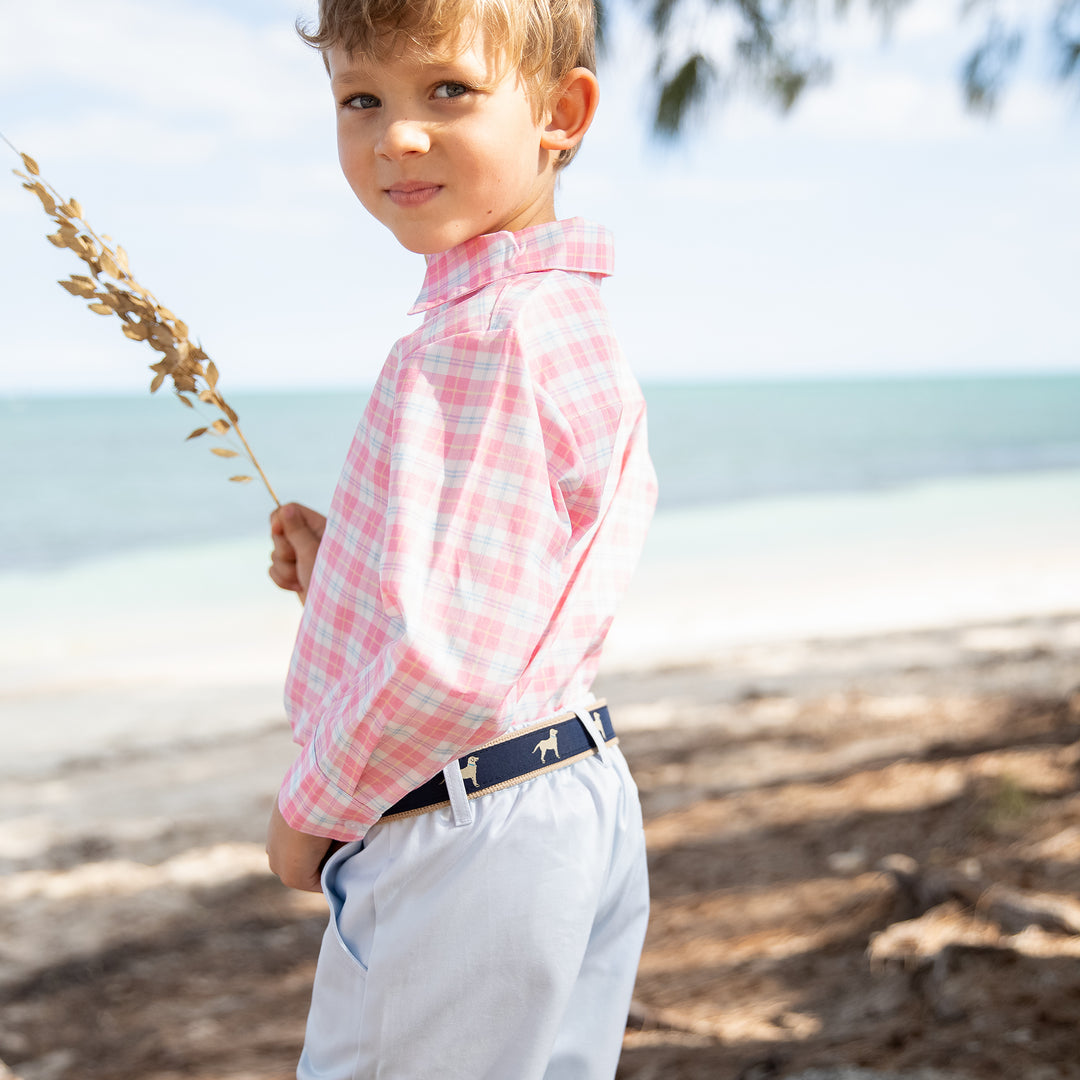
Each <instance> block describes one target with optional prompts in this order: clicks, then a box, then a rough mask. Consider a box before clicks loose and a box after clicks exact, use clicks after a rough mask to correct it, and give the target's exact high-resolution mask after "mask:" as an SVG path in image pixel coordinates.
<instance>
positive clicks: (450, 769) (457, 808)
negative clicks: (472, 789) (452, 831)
mask: <svg viewBox="0 0 1080 1080" xmlns="http://www.w3.org/2000/svg"><path fill="white" fill-rule="evenodd" d="M443 777H444V778H445V780H446V790H447V791H448V792H449V794H450V809H451V811H452V812H453V814H454V827H455V828H457V827H460V826H462V825H471V824H472V823H473V805H472V803H471V802H469V799H468V796H467V795H466V794H465V781H464V780H462V778H461V766H460V765H459V764H458V760H457V758H454V760H453V761H451V762H450V764H449V765H447V766H446V768H445V769H443Z"/></svg>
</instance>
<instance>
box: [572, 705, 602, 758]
mask: <svg viewBox="0 0 1080 1080" xmlns="http://www.w3.org/2000/svg"><path fill="white" fill-rule="evenodd" d="M574 715H575V716H576V717H577V718H578V719H579V720H580V721H581V722H582V724H583V725H584V727H585V730H586V731H587V732H588V734H589V738H590V739H592V741H593V744H594V745H595V746H596V753H597V754H598V755H599V757H600V760H601V761H602V762H603V763H604V764H605V765H606V764H607V763H608V760H607V755H606V754H605V750H606V749H607V743H606V742H605V741H604V729H603V728H602V727H601V726H600V721H599V720H596V719H594V718H593V714H592V713H591V712H589V710H588V709H575V710H574Z"/></svg>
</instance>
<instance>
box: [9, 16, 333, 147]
mask: <svg viewBox="0 0 1080 1080" xmlns="http://www.w3.org/2000/svg"><path fill="white" fill-rule="evenodd" d="M5 19H6V20H7V22H8V25H7V26H6V28H5V34H4V35H3V37H2V38H0V86H4V87H7V88H9V89H11V90H12V91H18V92H19V93H20V94H21V95H22V97H23V101H24V102H25V106H26V107H25V110H24V114H23V115H24V118H32V117H34V116H35V114H38V113H39V112H40V111H41V109H46V110H47V111H48V112H50V113H52V114H54V115H56V114H62V115H63V117H64V119H65V120H68V121H69V122H70V123H71V124H72V125H73V126H74V125H76V124H78V123H81V122H83V120H84V119H85V110H86V108H87V105H88V104H89V103H90V102H95V101H96V102H98V104H97V109H96V113H97V116H98V117H99V119H100V117H101V116H102V113H103V110H102V107H101V102H102V100H103V101H107V102H108V108H107V109H106V110H105V111H104V115H105V116H106V117H107V118H108V120H109V121H110V122H111V123H114V124H115V125H116V127H117V129H118V130H120V131H121V132H122V133H123V135H124V136H126V138H127V139H128V140H129V141H133V142H135V143H139V142H141V143H143V144H145V145H146V146H147V148H148V149H149V150H150V152H151V153H152V154H156V155H157V156H165V157H168V154H167V153H166V154H164V155H163V154H162V151H161V150H160V149H158V150H155V147H156V146H160V144H161V143H163V142H165V141H168V140H169V139H170V138H171V137H173V135H174V134H175V131H176V128H177V127H178V126H180V125H184V124H192V123H199V124H202V125H206V126H208V127H209V128H210V130H215V129H221V128H225V129H227V131H228V132H229V133H230V134H231V135H234V136H236V135H239V136H241V137H247V138H258V139H267V138H272V139H277V138H281V137H282V136H283V135H287V134H289V133H291V132H295V131H297V130H299V129H301V128H302V127H303V126H304V125H305V124H307V123H308V122H310V121H311V119H312V118H313V116H315V115H316V114H317V113H318V112H319V111H320V110H321V109H325V108H327V106H326V104H325V101H324V100H323V97H324V95H325V89H324V84H325V76H324V75H323V74H322V69H321V66H320V64H319V62H318V59H317V58H316V56H315V55H314V54H312V53H311V51H310V50H308V49H307V48H306V47H305V46H303V45H302V44H301V43H300V42H299V40H298V39H297V38H296V36H295V35H294V34H293V32H292V29H291V27H290V26H289V25H288V24H287V23H285V24H284V25H281V24H278V25H273V26H270V27H258V26H251V25H248V24H246V23H245V22H243V21H242V20H240V19H239V18H237V17H236V16H235V15H231V14H229V12H228V11H227V10H220V9H214V10H210V9H201V8H197V7H193V6H192V5H191V4H185V3H182V2H178V0H173V2H164V3H162V2H155V3H154V4H153V5H150V4H147V3H145V2H142V0H100V2H98V3H95V4H93V5H89V4H86V3H85V2H84V0H35V2H34V3H33V4H23V5H20V6H19V7H18V8H16V9H15V11H13V12H11V13H5ZM27 43H32V45H31V46H30V47H28V45H27ZM38 102H44V104H43V105H39V104H38ZM103 136H104V137H105V138H106V139H107V140H108V142H109V143H110V144H113V145H115V144H118V143H120V142H121V141H122V139H120V138H115V137H110V136H109V135H108V133H107V132H103Z"/></svg>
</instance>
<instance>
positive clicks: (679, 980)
mask: <svg viewBox="0 0 1080 1080" xmlns="http://www.w3.org/2000/svg"><path fill="white" fill-rule="evenodd" d="M976 488H977V486H976V485H970V487H969V489H968V495H967V497H968V502H967V503H966V504H965V505H964V506H962V507H961V509H962V510H963V515H962V520H963V522H964V524H963V525H962V526H960V525H958V526H957V528H956V530H954V533H953V534H952V540H951V541H948V542H945V541H943V540H942V537H941V536H937V537H934V538H933V543H931V540H930V539H926V540H924V541H923V542H922V543H921V544H920V540H919V538H918V537H917V536H914V535H911V534H910V531H909V532H908V533H906V534H905V533H904V532H903V530H901V529H899V527H898V528H897V529H896V530H892V532H891V533H890V529H889V528H888V522H887V521H884V523H883V521H878V523H877V525H876V526H875V528H876V530H877V531H876V534H875V535H876V536H877V537H878V538H879V539H878V542H876V543H875V544H874V545H873V547H872V549H870V548H865V547H863V546H862V545H861V541H860V535H859V532H858V526H859V522H862V526H863V527H864V528H866V527H867V526H866V514H868V513H870V514H873V513H878V514H881V515H888V514H894V515H897V521H898V522H900V521H903V520H910V518H908V517H906V516H905V515H904V513H902V511H903V508H904V505H903V501H904V500H905V499H906V500H913V499H923V500H931V501H933V500H934V499H939V500H943V499H944V498H945V496H944V494H943V493H942V492H941V491H938V492H936V493H935V490H934V489H933V488H932V487H928V488H926V489H923V490H920V491H913V492H911V493H897V494H896V495H894V496H892V497H891V499H882V500H880V503H879V505H878V507H877V509H876V510H875V509H874V508H873V506H869V507H868V504H867V500H865V499H863V500H861V502H860V505H859V507H858V508H856V506H855V502H854V501H853V502H852V504H851V506H850V507H847V508H845V505H844V503H843V500H842V499H839V498H838V500H837V502H836V505H835V506H834V507H833V511H832V513H831V515H830V516H829V517H828V520H827V521H825V520H824V519H822V520H821V521H820V523H819V524H815V521H814V519H813V518H812V516H809V515H807V514H806V513H805V512H802V513H800V512H799V507H798V506H796V505H793V502H792V501H789V503H787V504H780V503H778V504H777V505H774V506H772V507H768V506H765V507H761V508H759V509H758V510H757V511H756V513H746V512H744V511H740V510H738V509H737V508H736V509H733V510H731V511H728V512H727V514H726V517H724V518H723V519H722V520H721V519H719V518H717V517H715V516H710V515H708V514H703V513H702V514H700V515H699V520H696V521H695V522H690V523H688V522H687V521H685V520H683V521H681V522H670V521H669V522H665V521H664V520H661V521H658V529H657V531H656V533H655V534H654V539H653V541H652V544H653V553H652V555H651V556H649V557H647V559H646V561H645V564H644V565H643V567H642V572H641V574H640V575H639V578H638V581H637V582H635V586H634V591H633V593H632V594H631V596H630V597H629V598H628V600H627V603H626V605H625V607H624V610H623V612H622V613H621V614H620V620H619V623H618V624H617V626H616V629H615V630H614V631H613V634H612V638H611V643H610V649H609V652H608V654H607V658H606V660H605V666H604V668H603V672H602V675H601V678H600V680H599V683H598V685H597V687H596V689H597V691H598V692H599V693H602V694H604V695H606V696H607V698H608V699H609V701H610V702H611V704H612V707H613V715H614V716H615V717H616V718H617V725H618V727H619V730H620V733H621V737H622V742H623V746H624V749H625V751H626V753H627V756H628V758H629V759H630V761H631V765H632V767H633V768H634V771H635V774H636V776H637V778H638V782H639V786H640V788H641V792H642V798H643V804H644V807H645V811H646V818H647V835H648V841H649V848H650V857H651V872H652V882H653V896H654V904H653V916H652V925H651V930H650V934H649V938H648V941H647V944H646V950H645V954H644V957H643V960H642V966H641V971H640V976H639V982H638V988H637V992H636V999H635V1006H634V1011H633V1014H632V1017H631V1025H630V1027H629V1028H628V1031H627V1036H626V1044H625V1052H624V1056H623V1063H622V1065H621V1068H620V1077H621V1078H623V1080H647V1078H662V1080H672V1078H682V1077H686V1078H695V1080H698V1078H700V1080H706V1078H710V1080H711V1078H729V1077H730V1078H733V1080H735V1078H738V1080H765V1078H769V1077H777V1078H795V1077H801V1078H804V1080H830V1078H831V1080H864V1078H865V1080H871V1078H873V1080H884V1078H892V1077H901V1076H902V1077H904V1078H905V1080H983V1078H997V1077H1001V1078H1002V1080H1004V1078H1009V1080H1015V1078H1023V1080H1051V1078H1069V1077H1080V1064H1077V1063H1078V1062H1080V1035H1078V1032H1080V964H1077V959H1078V958H1080V902H1078V900H1077V897H1078V895H1080V557H1078V556H1077V554H1076V552H1077V550H1078V549H1077V548H1076V547H1070V546H1069V545H1067V544H1065V543H1064V542H1063V536H1066V537H1067V535H1068V534H1067V532H1066V530H1064V529H1062V528H1060V527H1059V528H1057V529H1056V531H1054V530H1050V531H1048V530H1047V529H1046V528H1045V524H1046V523H1045V522H1044V521H1042V520H1041V519H1039V517H1038V515H1032V517H1031V518H1029V519H1028V520H1027V521H1020V520H1018V521H1017V522H1015V523H1014V525H1013V528H1012V532H1011V534H1010V535H1002V531H1001V530H1000V529H999V530H998V531H997V532H996V533H995V542H994V544H993V545H992V547H991V546H990V545H986V546H985V547H980V545H979V544H977V543H973V542H972V540H973V538H974V537H977V536H978V535H979V530H980V528H981V525H980V519H979V517H978V491H977V490H976ZM956 498H957V496H956V492H955V491H953V492H952V494H951V503H952V505H953V506H954V507H955V506H956ZM856 509H858V511H859V512H858V513H856ZM803 511H805V507H804V508H803ZM687 513H690V514H693V513H695V512H693V511H687ZM845 513H848V514H849V518H848V519H846V520H847V524H848V525H849V526H850V528H849V529H848V531H847V532H845V531H844V530H843V529H842V528H839V526H840V525H843V524H844V522H845V519H844V518H843V515H844V514H845ZM743 514H745V516H740V515H743ZM785 515H788V516H789V518H790V522H791V527H798V528H799V529H800V530H801V533H800V536H801V537H802V539H803V542H802V543H801V544H800V545H799V546H798V551H799V555H798V558H797V559H793V558H792V555H791V551H792V548H791V545H788V546H787V547H785V548H784V549H782V550H781V549H780V548H777V549H776V551H775V552H770V550H769V549H768V548H767V547H766V546H763V545H762V543H761V537H763V536H767V535H773V534H774V532H775V530H777V529H780V528H784V527H785V521H786V520H788V519H786V518H785ZM958 520H960V518H959V517H958ZM1058 524H1059V526H1060V521H1059V523H1058ZM676 526H678V527H677V528H676ZM1070 527H1071V526H1070ZM710 529H714V530H719V532H717V533H716V535H721V534H722V535H723V536H724V537H726V538H727V539H726V541H725V542H726V543H727V544H728V545H729V558H727V559H726V560H718V559H717V558H716V556H715V548H714V547H713V546H712V545H713V544H714V542H715V536H714V534H713V533H711V532H710ZM688 535H696V536H698V537H699V539H700V550H696V551H695V550H690V549H688V548H686V547H685V546H684V547H683V548H682V549H680V554H681V555H682V557H680V558H677V559H672V558H669V557H665V548H664V546H665V544H666V543H668V542H669V540H670V542H672V543H674V542H675V540H676V537H682V538H685V537H686V536H688ZM885 535H893V536H894V540H893V542H892V543H893V546H892V547H890V546H889V544H888V543H884V542H882V541H881V540H880V537H882V536H885ZM829 536H831V537H832V538H833V540H832V542H827V541H828V537H829ZM740 537H741V539H739V538H740ZM732 538H735V539H734V540H733V539H732ZM965 538H966V539H967V541H968V543H967V547H966V548H965V547H964V544H963V541H964V540H965ZM738 544H741V545H742V548H741V549H737V545H738ZM732 545H735V546H734V547H733V546H732ZM265 546H266V545H265V542H264V541H262V540H259V541H255V540H252V541H237V542H230V543H227V544H221V545H215V546H212V547H208V548H206V549H204V550H202V552H201V554H200V553H195V554H193V553H192V552H190V551H189V552H187V553H186V554H185V555H184V557H183V560H182V561H178V562H177V563H176V564H175V565H173V564H171V563H170V561H169V560H170V558H171V556H169V555H168V554H167V553H166V554H158V555H156V556H154V557H150V556H147V557H146V559H145V560H144V563H143V565H142V567H141V568H140V566H139V565H138V560H135V561H134V564H133V561H132V560H131V559H126V560H116V561H115V562H114V563H106V562H97V563H94V564H92V565H87V566H82V567H75V568H72V569H69V570H65V571H62V572H52V573H50V574H48V575H42V576H40V577H38V578H36V579H35V578H33V577H32V576H30V575H24V576H23V577H21V578H19V579H17V580H6V581H0V600H2V601H3V604H2V607H0V610H2V611H3V613H4V614H3V616H2V617H0V644H2V645H3V648H4V652H5V657H4V660H3V662H2V665H0V701H2V704H3V715H4V719H3V735H4V746H5V752H4V756H3V763H2V767H0V772H2V774H3V784H2V787H0V869H2V872H3V873H2V877H0V1059H2V1060H3V1061H4V1062H5V1063H6V1064H7V1066H8V1067H9V1068H10V1069H11V1070H12V1073H13V1074H14V1075H17V1076H19V1077H22V1078H23V1080H69V1078H72V1080H74V1078H76V1077H77V1078H79V1080H95V1078H101V1080H173V1078H179V1077H181V1076H183V1077H187V1078H199V1080H225V1078H229V1080H241V1078H243V1080H272V1078H273V1080H278V1078H281V1080H284V1078H285V1077H288V1076H290V1075H292V1069H293V1066H294V1062H295V1057H296V1054H297V1052H298V1047H299V1043H300V1039H301V1037H302V1030H303V1022H304V1015H305V1009H306V998H307V993H308V989H309V987H310V980H311V976H312V973H313V968H314V962H315V956H316V953H317V948H318V942H319V938H320V936H321V933H322V928H323V922H324V915H323V903H322V900H321V898H320V897H317V896H309V895H302V894H295V893H290V892H288V891H286V890H284V889H283V888H281V887H280V886H279V885H278V884H277V882H276V880H275V879H273V878H272V877H271V875H270V874H269V873H268V871H267V869H266V866H265V857H264V855H263V850H262V835H263V827H264V822H265V819H266V815H267V811H268V807H269V805H270V800H271V799H272V797H273V793H274V791H275V789H276V787H277V783H278V780H279V778H280V776H281V774H282V772H283V770H284V769H285V767H286V765H287V764H288V762H289V761H290V759H291V756H292V754H293V747H292V745H291V743H290V740H289V736H288V733H287V730H286V727H285V723H284V717H283V714H282V711H281V707H280V681H281V677H282V674H283V672H284V667H285V664H286V663H287V658H288V652H289V645H290V643H291V635H292V632H293V630H294V628H295V624H296V618H297V614H298V606H297V605H296V603H295V600H294V599H293V598H291V597H288V596H283V595H279V594H276V593H275V592H274V591H273V590H272V589H271V588H269V586H267V585H266V583H265V581H264V580H263V577H262V575H263V572H264V571H263V563H264V555H265ZM710 551H712V552H713V553H712V554H710ZM177 558H178V559H179V557H177ZM193 582H194V583H197V587H193V585H192V583H193ZM58 612H62V618H59V617H58V615H57V613H58Z"/></svg>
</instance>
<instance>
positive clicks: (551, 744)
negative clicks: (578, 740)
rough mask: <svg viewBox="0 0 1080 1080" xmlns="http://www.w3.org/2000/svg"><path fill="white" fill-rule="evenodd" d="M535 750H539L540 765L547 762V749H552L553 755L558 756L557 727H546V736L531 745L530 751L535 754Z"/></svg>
mask: <svg viewBox="0 0 1080 1080" xmlns="http://www.w3.org/2000/svg"><path fill="white" fill-rule="evenodd" d="M537 750H539V751H540V764H541V765H545V764H547V752H548V751H549V750H552V751H554V753H555V756H556V757H558V756H559V729H558V728H549V729H548V737H547V738H546V739H541V740H540V741H539V742H538V743H537V744H536V745H535V746H534V747H533V750H532V752H533V753H534V754H535V753H536V751H537Z"/></svg>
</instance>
